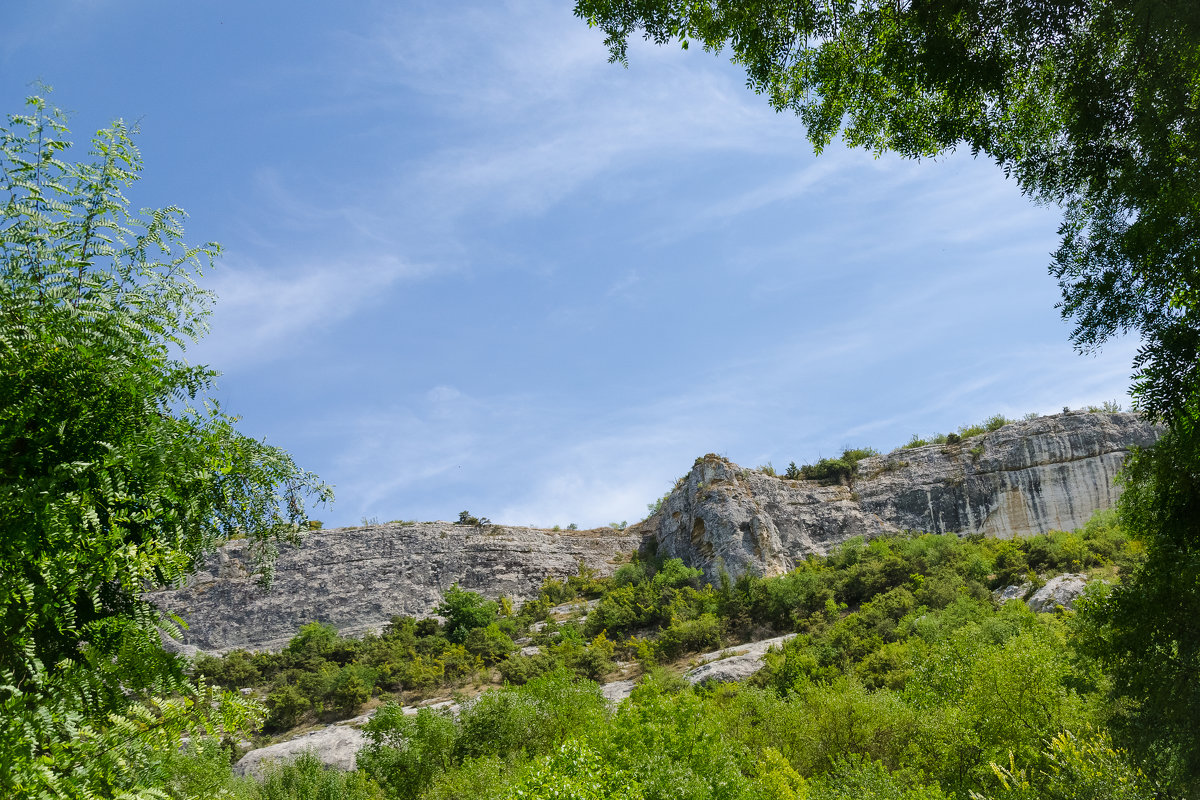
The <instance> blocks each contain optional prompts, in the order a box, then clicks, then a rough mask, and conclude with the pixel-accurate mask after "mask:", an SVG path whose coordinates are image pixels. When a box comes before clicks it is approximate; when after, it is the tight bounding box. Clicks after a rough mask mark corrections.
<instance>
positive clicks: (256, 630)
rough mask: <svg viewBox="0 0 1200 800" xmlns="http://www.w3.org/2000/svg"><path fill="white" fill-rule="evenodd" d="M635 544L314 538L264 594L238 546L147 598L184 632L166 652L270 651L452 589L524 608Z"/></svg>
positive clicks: (285, 559)
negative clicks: (306, 633) (550, 583)
mask: <svg viewBox="0 0 1200 800" xmlns="http://www.w3.org/2000/svg"><path fill="white" fill-rule="evenodd" d="M641 536H642V535H641V532H640V530H639V529H637V528H630V529H629V530H626V531H616V530H612V529H610V528H600V529H597V530H592V531H561V532H557V531H547V530H539V529H534V528H510V527H506V526H502V525H488V526H485V527H482V528H476V527H470V526H461V525H454V524H452V523H449V522H427V523H416V524H388V525H373V526H368V527H363V528H344V529H340V530H329V531H318V532H314V533H311V534H308V535H307V536H305V537H304V539H303V540H302V542H301V544H300V545H299V546H295V547H285V548H283V549H282V550H281V552H280V553H279V557H278V559H277V560H276V563H275V576H274V581H273V583H272V585H271V588H270V589H269V590H266V591H264V590H263V589H261V588H260V587H259V586H258V584H257V582H256V580H255V578H254V577H253V576H252V575H251V574H250V569H251V564H252V556H251V552H250V548H249V545H248V544H247V543H246V542H243V541H234V542H230V543H228V544H226V545H225V546H224V547H222V548H221V549H220V550H218V551H217V553H216V554H215V555H214V556H213V557H211V558H210V559H209V562H208V564H207V566H206V567H205V568H204V569H202V570H201V571H200V572H198V573H197V574H196V575H194V576H193V577H192V578H191V579H190V580H189V581H188V584H187V586H186V587H184V588H182V589H176V590H169V591H159V592H154V593H151V594H149V595H147V597H148V598H149V599H150V600H152V601H153V602H154V603H155V604H157V605H158V606H159V608H161V609H163V610H166V611H170V612H172V613H174V614H177V615H179V616H180V617H181V618H182V619H183V620H184V621H185V622H186V623H187V625H188V628H187V630H185V631H184V632H183V637H182V641H181V642H179V643H172V645H173V646H176V647H179V646H182V647H184V648H199V649H200V650H203V651H208V652H222V651H226V650H230V649H233V648H238V647H244V648H251V649H274V648H279V647H281V646H283V645H284V644H286V643H287V641H288V640H289V639H290V638H291V637H293V636H295V635H296V631H297V629H299V627H300V626H301V625H304V624H306V623H309V622H314V621H319V622H328V623H331V624H333V625H334V626H336V627H337V628H338V630H339V631H341V632H342V633H343V634H346V635H361V634H363V633H366V632H367V631H372V630H378V629H379V628H380V627H382V626H383V625H384V624H386V623H387V621H388V620H390V619H391V617H392V616H393V615H396V614H414V615H423V614H428V613H431V611H432V609H433V608H434V607H435V606H437V604H438V602H440V600H441V597H442V593H443V592H444V591H445V590H446V589H448V588H449V587H450V586H451V585H452V584H455V583H457V584H458V585H459V586H461V587H462V588H464V589H471V590H474V591H478V592H481V593H483V594H485V595H487V596H488V597H492V598H496V597H499V596H500V595H504V596H506V597H509V598H511V599H513V600H521V599H525V598H528V597H532V596H534V595H536V594H537V592H538V589H539V588H540V587H541V585H542V581H544V580H545V579H546V578H547V577H557V578H564V577H566V576H568V575H574V574H575V573H576V572H577V571H578V569H579V564H580V562H582V563H583V564H584V565H586V566H587V567H589V568H591V569H595V570H598V571H599V572H600V573H602V574H608V573H611V572H612V571H613V570H614V569H615V568H616V565H617V564H618V563H620V562H621V561H622V560H623V559H624V558H625V557H626V556H628V555H629V554H630V553H631V552H633V551H634V550H636V549H637V548H638V546H639V544H640V543H641ZM192 652H194V651H192Z"/></svg>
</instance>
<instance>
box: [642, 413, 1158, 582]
mask: <svg viewBox="0 0 1200 800" xmlns="http://www.w3.org/2000/svg"><path fill="white" fill-rule="evenodd" d="M1157 436H1158V431H1157V430H1156V429H1155V428H1154V427H1153V426H1151V425H1149V424H1147V423H1146V422H1145V421H1144V420H1143V419H1142V418H1141V417H1140V416H1138V415H1136V414H1090V413H1066V414H1058V415H1054V416H1048V417H1040V418H1038V419H1034V420H1029V421H1024V422H1015V423H1011V424H1009V425H1005V426H1004V427H1003V428H1000V429H999V430H997V431H994V432H992V433H987V434H983V435H981V436H975V437H972V438H970V439H965V440H963V441H962V442H961V443H959V444H954V445H929V446H925V447H918V448H913V449H909V450H897V451H894V452H892V453H889V454H888V455H885V456H875V457H872V458H869V459H866V460H864V461H862V462H860V464H859V468H858V474H857V476H856V477H855V479H854V480H853V481H852V482H851V483H850V485H846V486H822V485H820V484H817V483H816V482H813V481H804V480H799V481H789V480H783V479H780V478H773V477H771V476H768V475H765V474H763V473H761V472H755V471H752V470H747V469H743V468H742V467H739V466H738V465H736V464H733V463H731V462H729V461H727V460H725V459H722V458H720V457H717V456H705V457H704V458H702V459H698V460H697V461H696V464H695V466H694V467H693V468H692V471H691V472H690V473H689V474H688V475H687V477H686V478H685V479H684V481H683V482H682V483H681V484H680V486H678V487H677V488H676V489H675V491H674V492H672V494H671V495H670V496H669V497H668V498H667V500H666V501H665V502H664V504H663V509H662V512H661V513H660V515H659V516H658V517H657V518H655V519H652V520H649V521H648V522H647V526H648V527H650V528H652V529H653V535H654V538H655V539H656V541H657V543H658V551H659V553H660V554H663V555H667V556H677V557H680V558H683V559H684V560H685V561H686V562H688V563H689V564H691V565H693V566H696V567H700V568H703V569H704V570H705V571H706V573H707V574H708V575H709V577H710V578H715V577H716V576H717V574H718V573H719V571H720V569H721V567H722V566H723V567H724V568H725V570H726V571H728V572H729V573H730V575H733V576H736V575H739V574H742V573H744V572H751V573H754V574H758V575H770V574H777V573H780V572H785V571H787V570H788V569H790V568H791V567H792V566H794V564H795V562H796V561H797V560H800V559H803V558H804V557H805V556H807V555H809V554H821V555H823V554H826V553H828V552H829V551H830V550H831V549H832V548H834V547H836V546H837V545H839V544H841V543H842V542H844V541H846V540H847V539H849V538H851V537H854V536H864V537H867V538H871V537H874V536H879V535H881V534H884V533H892V532H898V531H904V530H911V531H930V532H936V533H945V532H953V533H964V534H965V533H978V534H984V535H987V536H995V537H999V538H1011V537H1014V536H1031V535H1034V534H1038V533H1045V532H1047V531H1051V530H1071V529H1074V528H1078V527H1080V526H1082V525H1083V524H1084V523H1086V522H1087V521H1088V519H1090V518H1091V516H1092V515H1093V514H1094V513H1095V512H1096V510H1098V509H1102V508H1108V507H1110V506H1112V505H1113V503H1114V502H1115V501H1116V499H1117V496H1118V493H1119V488H1118V487H1117V486H1116V485H1115V484H1114V480H1113V479H1114V478H1115V476H1116V474H1117V471H1118V470H1119V469H1120V467H1121V464H1122V462H1123V461H1124V459H1125V455H1126V454H1127V453H1128V451H1129V448H1130V447H1132V446H1146V445H1150V444H1152V443H1153V442H1154V441H1155V440H1156V439H1157Z"/></svg>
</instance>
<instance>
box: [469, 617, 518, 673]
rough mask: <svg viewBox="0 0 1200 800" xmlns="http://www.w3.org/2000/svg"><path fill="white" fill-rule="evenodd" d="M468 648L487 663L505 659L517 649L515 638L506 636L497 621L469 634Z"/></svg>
mask: <svg viewBox="0 0 1200 800" xmlns="http://www.w3.org/2000/svg"><path fill="white" fill-rule="evenodd" d="M464 644H465V646H466V648H467V650H468V651H469V652H471V653H474V654H475V655H477V656H479V657H480V658H482V659H483V663H485V664H495V663H497V662H499V661H503V660H504V659H505V658H507V657H508V654H509V653H511V652H512V651H513V650H515V649H516V645H515V644H513V640H512V639H510V638H509V637H508V636H506V635H505V634H504V633H503V632H502V631H501V630H500V626H499V625H497V624H496V623H494V622H493V623H492V624H491V625H488V626H487V627H486V628H475V629H474V630H472V631H471V632H470V633H468V634H467V640H466V642H465V643H464Z"/></svg>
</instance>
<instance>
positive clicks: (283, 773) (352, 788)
mask: <svg viewBox="0 0 1200 800" xmlns="http://www.w3.org/2000/svg"><path fill="white" fill-rule="evenodd" d="M384 797H385V795H384V793H383V790H382V789H381V788H380V786H379V784H377V783H376V782H375V781H373V780H371V779H370V778H369V777H368V776H367V775H366V774H365V773H363V772H362V771H355V772H342V771H341V770H339V769H336V768H333V767H326V766H325V765H324V764H322V763H321V762H320V761H319V760H318V759H317V757H316V756H315V755H313V754H312V753H301V754H300V755H299V756H298V757H297V758H296V760H295V761H293V762H292V763H290V764H272V765H269V766H268V767H267V768H266V771H265V773H264V775H263V779H262V782H261V783H260V784H259V785H258V789H257V793H256V800H384Z"/></svg>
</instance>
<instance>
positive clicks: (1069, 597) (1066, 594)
mask: <svg viewBox="0 0 1200 800" xmlns="http://www.w3.org/2000/svg"><path fill="white" fill-rule="evenodd" d="M1086 586H1087V576H1086V575H1059V576H1058V577H1056V578H1051V579H1050V580H1048V581H1047V582H1046V585H1045V586H1043V587H1042V588H1040V589H1038V590H1037V591H1036V592H1034V593H1033V595H1032V596H1031V597H1030V598H1029V599H1028V600H1026V601H1025V603H1026V605H1028V606H1029V607H1030V608H1031V609H1032V610H1034V611H1056V610H1057V609H1058V608H1059V607H1060V606H1061V607H1063V608H1067V609H1069V608H1072V607H1073V606H1074V605H1075V599H1076V598H1078V597H1079V595H1081V594H1083V590H1084V588H1085V587H1086Z"/></svg>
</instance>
